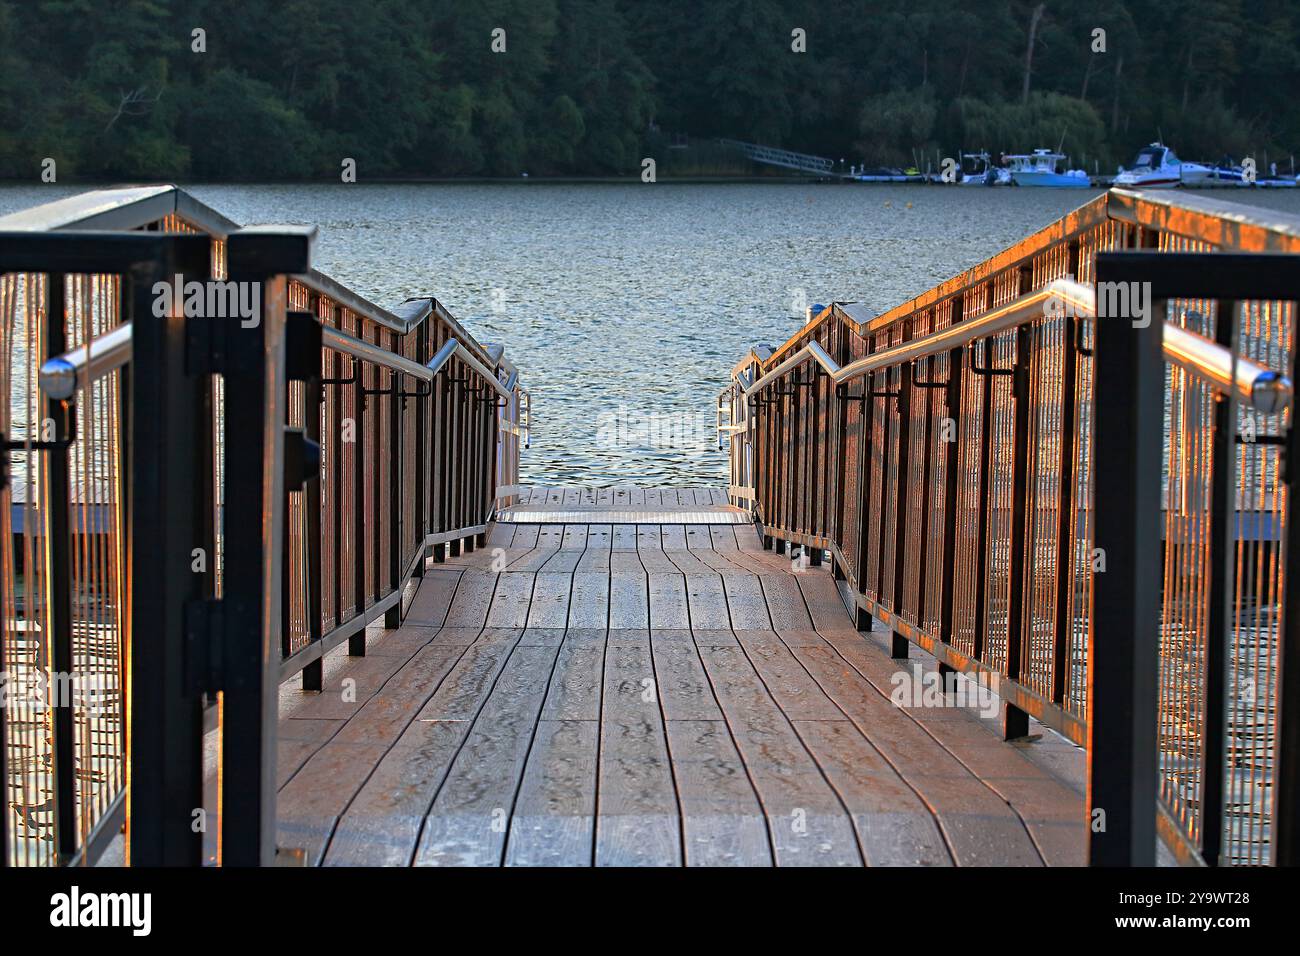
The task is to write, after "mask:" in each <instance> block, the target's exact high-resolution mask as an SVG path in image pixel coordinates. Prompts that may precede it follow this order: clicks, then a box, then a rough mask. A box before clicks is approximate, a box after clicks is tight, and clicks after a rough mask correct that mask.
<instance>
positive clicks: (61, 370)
mask: <svg viewBox="0 0 1300 956" xmlns="http://www.w3.org/2000/svg"><path fill="white" fill-rule="evenodd" d="M76 390H77V369H76V367H75V366H74V365H73V364H72V363H71V362H69V361H68V360H67V359H65V358H52V359H47V360H46V361H45V363H44V364H43V365H41V391H43V392H44V393H45V394H46V395H47V396H48V397H50V398H53V399H57V400H58V401H67V400H68V399H69V398H71V397H72V395H73V393H74V392H75V391H76Z"/></svg>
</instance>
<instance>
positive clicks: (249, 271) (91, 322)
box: [0, 187, 527, 865]
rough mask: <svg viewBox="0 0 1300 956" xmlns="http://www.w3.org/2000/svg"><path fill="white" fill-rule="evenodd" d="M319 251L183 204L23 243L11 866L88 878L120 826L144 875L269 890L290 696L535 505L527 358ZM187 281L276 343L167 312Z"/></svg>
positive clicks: (7, 376) (10, 265) (51, 220)
mask: <svg viewBox="0 0 1300 956" xmlns="http://www.w3.org/2000/svg"><path fill="white" fill-rule="evenodd" d="M313 240H314V229H303V228H295V227H255V228H250V229H240V228H239V227H238V226H237V225H236V224H235V223H233V222H230V221H229V220H227V219H225V218H224V217H222V216H220V215H219V214H218V213H216V212H215V211H213V210H211V209H209V208H207V207H205V206H203V205H202V204H200V203H198V202H197V201H196V200H195V199H193V197H191V196H189V195H188V194H187V193H185V192H183V191H182V190H179V189H176V188H175V187H147V188H140V189H123V190H103V191H99V192H94V193H89V194H85V195H82V196H77V197H73V198H71V199H68V200H62V201H60V202H57V203H52V204H49V205H48V206H43V207H39V208H38V209H35V210H28V211H25V212H22V213H18V214H15V215H13V216H9V217H5V218H4V219H0V329H2V330H3V333H2V334H3V336H4V338H3V340H0V351H3V352H4V353H5V355H4V358H5V364H4V365H3V367H0V377H3V379H4V386H5V387H4V394H3V396H0V431H3V433H4V441H5V446H6V448H5V451H6V454H5V464H6V466H7V468H8V472H9V481H8V482H7V485H6V487H5V489H4V491H3V497H4V498H5V499H6V500H4V501H3V502H2V504H3V510H2V512H0V520H3V521H5V522H6V523H7V524H8V527H6V528H5V529H4V532H5V533H4V536H3V542H2V543H3V549H0V562H2V563H0V605H2V607H3V617H2V618H0V626H2V628H3V629H2V631H0V672H3V673H4V674H5V675H6V677H8V678H10V683H9V685H8V687H7V689H9V690H10V691H11V693H10V694H9V700H8V702H9V703H10V706H7V707H6V708H5V709H4V711H3V713H0V758H3V761H2V764H0V780H3V781H4V784H5V800H4V804H3V806H2V807H0V814H3V826H0V834H3V840H4V842H3V845H0V863H3V864H4V865H52V864H68V863H79V862H92V861H93V860H94V859H95V858H96V857H97V856H98V855H99V854H100V853H101V852H102V850H103V848H104V847H105V846H106V845H107V843H108V842H109V841H110V840H112V839H113V837H115V836H116V835H117V833H118V832H119V831H120V830H121V828H122V825H123V822H124V821H125V823H126V832H127V844H126V852H127V854H128V859H129V862H131V863H133V864H158V863H184V864H198V863H202V862H213V861H215V862H221V863H226V864H240V863H243V864H248V863H267V862H271V861H272V860H273V858H274V855H275V849H276V848H275V839H274V827H275V786H274V766H275V759H274V755H275V730H276V723H277V706H276V687H277V685H278V684H279V683H280V682H281V681H282V680H284V679H285V678H288V677H291V676H293V675H295V674H297V673H299V672H301V674H302V680H303V684H304V687H306V688H307V689H313V688H315V689H319V688H320V686H321V676H322V673H321V672H322V659H323V657H324V655H325V654H326V653H327V652H328V651H329V650H331V649H332V648H334V647H336V646H339V645H340V644H341V643H343V642H344V641H347V642H348V650H349V653H352V654H364V653H365V629H366V627H367V625H369V624H371V623H372V622H375V621H378V620H380V619H381V618H382V619H383V622H384V624H385V626H388V627H394V626H397V625H398V624H399V623H400V621H401V618H402V615H403V613H404V611H405V608H406V607H407V606H408V605H409V601H410V599H411V597H412V596H413V594H414V587H413V583H414V579H415V578H418V577H419V576H421V575H422V574H423V571H424V566H425V560H426V557H428V556H432V557H433V559H434V560H441V559H443V558H444V557H445V555H446V554H447V553H448V552H450V553H452V554H457V553H459V552H460V550H461V549H462V548H465V549H468V550H472V549H473V548H474V547H476V546H478V545H481V544H482V543H483V542H484V535H485V532H486V526H487V523H488V521H489V520H490V518H491V516H492V514H493V511H494V509H495V507H496V502H497V498H498V495H499V494H501V492H502V490H503V489H502V487H501V486H502V485H512V484H513V483H514V482H515V481H517V474H518V470H517V469H518V448H519V441H520V439H521V436H526V434H527V429H526V424H524V423H523V422H521V415H520V412H521V410H522V409H523V408H524V405H525V399H524V395H525V393H523V392H522V390H521V389H520V387H519V382H518V380H519V376H518V372H517V370H516V369H515V367H514V365H513V364H512V363H510V362H508V361H507V360H506V359H505V358H504V355H503V350H502V349H501V348H500V347H494V348H493V349H491V350H489V349H485V348H484V347H483V346H481V345H479V344H478V343H477V342H475V341H474V339H473V338H472V337H471V336H470V335H469V334H468V333H467V332H466V331H465V330H464V328H463V327H461V326H460V324H459V323H457V322H456V320H455V319H454V318H453V317H452V316H451V315H450V314H449V313H447V311H446V310H445V308H443V306H442V305H441V304H440V303H438V302H437V301H436V300H434V299H432V298H424V299H415V300H408V301H407V302H404V303H402V304H401V305H400V306H398V307H397V308H395V309H392V310H387V309H383V308H381V307H379V306H376V305H374V304H373V303H370V302H368V301H366V300H365V299H363V298H361V297H360V296H357V295H356V294H355V293H352V292H351V291H350V290H348V289H346V288H345V287H343V286H341V285H339V284H338V283H337V282H335V281H334V280H332V279H330V278H328V277H327V276H324V275H322V274H320V273H318V272H315V271H313V270H312V269H311V268H310V257H311V246H312V243H313ZM178 275H179V276H182V277H183V279H184V281H185V282H190V281H193V282H198V283H203V284H204V285H203V286H202V288H204V289H207V290H208V298H207V302H208V304H210V303H212V302H221V301H226V302H231V303H233V302H240V301H243V302H244V304H255V306H256V316H255V319H254V318H250V317H249V316H246V315H243V314H241V315H239V316H234V315H232V314H230V313H218V314H221V315H224V318H217V317H216V315H214V314H213V313H212V312H211V310H210V309H209V308H206V307H204V306H199V307H191V308H189V309H188V311H187V306H186V305H185V302H184V300H183V299H182V298H181V297H174V299H175V300H174V301H173V302H171V303H170V304H167V305H160V304H159V303H160V295H159V293H158V289H159V286H158V283H164V284H167V283H172V282H173V281H174V280H175V277H176V276H178ZM228 283H233V284H234V285H233V286H232V285H228ZM183 288H184V286H182V289H183ZM231 288H233V289H234V290H235V294H236V296H237V295H238V294H239V293H240V292H241V291H242V292H243V293H245V295H246V299H245V300H239V299H238V298H231V299H226V300H222V299H221V298H220V296H221V294H222V290H228V289H231ZM214 289H215V290H216V296H217V297H216V298H215V299H214V298H212V295H213V293H212V291H211V290H214ZM250 290H251V293H250ZM56 316H59V317H62V321H53V320H52V317H56ZM501 497H502V499H503V500H504V501H505V503H509V501H510V500H511V499H510V497H509V495H508V494H504V495H501ZM268 648H275V649H277V650H276V651H274V652H271V653H270V654H268V653H267V649H268ZM88 678H93V680H88ZM15 679H17V680H20V681H22V682H23V686H26V684H27V683H28V682H30V681H36V680H37V679H39V680H41V681H44V682H46V683H50V684H56V683H57V682H58V681H59V680H60V679H63V680H72V681H73V682H74V683H75V684H76V687H77V689H78V690H80V687H81V684H83V683H89V685H90V687H89V689H88V691H87V694H89V695H90V696H86V694H82V695H81V696H77V695H73V696H71V697H68V696H66V695H65V697H63V698H59V699H56V700H54V701H53V704H52V705H50V704H49V703H48V702H47V701H44V700H41V699H38V698H37V696H35V695H33V696H31V697H30V699H28V698H26V697H25V698H23V699H22V700H19V701H18V702H17V703H14V700H15V697H14V694H13V693H12V690H13V689H14V686H15V685H14V680H15ZM128 704H129V706H128ZM92 705H93V706H92ZM214 729H215V731H216V733H217V738H216V739H217V747H218V758H217V763H216V767H215V769H216V776H217V785H218V796H217V799H216V803H215V804H214V803H213V801H212V798H211V795H207V796H205V794H204V790H203V787H204V775H205V769H208V770H211V769H213V768H211V767H208V768H205V763H204V753H203V744H204V735H205V733H207V732H210V731H212V730H214ZM218 807H219V808H220V812H219V814H218V809H217V808H218ZM200 822H202V824H203V825H199V824H200Z"/></svg>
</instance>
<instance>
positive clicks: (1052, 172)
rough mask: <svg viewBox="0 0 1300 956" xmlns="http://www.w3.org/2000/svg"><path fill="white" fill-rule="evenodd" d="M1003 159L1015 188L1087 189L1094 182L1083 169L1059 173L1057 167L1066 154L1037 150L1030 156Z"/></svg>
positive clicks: (1013, 156) (1021, 155)
mask: <svg viewBox="0 0 1300 956" xmlns="http://www.w3.org/2000/svg"><path fill="white" fill-rule="evenodd" d="M1002 158H1003V160H1005V161H1006V163H1007V172H1008V173H1009V175H1010V178H1011V183H1012V185H1015V186H1056V187H1061V186H1066V187H1073V188H1075V189H1086V188H1088V187H1089V186H1091V185H1092V180H1091V179H1090V178H1089V177H1088V174H1087V172H1085V171H1084V170H1082V169H1070V170H1067V171H1066V172H1063V173H1061V172H1057V166H1059V165H1060V163H1061V161H1062V160H1063V159H1065V154H1064V153H1054V152H1052V151H1051V150H1050V149H1036V150H1034V151H1033V152H1032V153H1029V154H1019V155H1011V156H1003V157H1002Z"/></svg>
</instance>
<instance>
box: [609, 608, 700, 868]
mask: <svg viewBox="0 0 1300 956" xmlns="http://www.w3.org/2000/svg"><path fill="white" fill-rule="evenodd" d="M623 637H624V639H625V640H626V639H627V638H628V637H629V633H628V632H624V635H623ZM640 638H641V640H640V643H639V645H632V644H619V645H615V644H613V643H611V644H610V645H609V646H608V647H607V648H606V650H605V693H604V701H603V707H602V710H601V733H600V776H599V780H598V782H597V785H596V800H597V804H596V805H597V810H598V815H597V820H596V857H595V859H596V865H597V866H680V865H681V862H682V852H681V821H680V819H679V816H678V809H677V794H676V790H675V788H674V785H673V778H672V768H671V765H670V762H669V759H668V747H667V742H666V736H665V733H664V725H663V716H662V714H661V713H660V710H659V699H658V695H657V694H656V693H654V686H655V674H654V666H653V664H652V662H651V658H650V641H649V635H648V634H644V633H642V634H641V635H640Z"/></svg>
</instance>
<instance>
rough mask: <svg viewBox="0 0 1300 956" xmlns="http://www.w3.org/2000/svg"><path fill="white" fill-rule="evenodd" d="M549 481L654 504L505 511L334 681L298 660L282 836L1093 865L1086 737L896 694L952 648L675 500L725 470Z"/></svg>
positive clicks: (766, 856) (662, 862) (351, 850)
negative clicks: (854, 612) (302, 667)
mask: <svg viewBox="0 0 1300 956" xmlns="http://www.w3.org/2000/svg"><path fill="white" fill-rule="evenodd" d="M620 492H621V494H620ZM683 493H688V494H690V496H691V500H690V501H689V502H687V501H685V500H683V499H682V498H680V497H679V496H680V495H682V494H683ZM527 494H528V495H529V499H530V500H528V501H526V502H524V504H525V505H527V506H529V507H532V501H531V498H532V497H533V496H534V494H535V493H534V492H532V491H531V490H530V491H529V492H527ZM537 494H539V495H541V496H544V497H542V498H541V499H540V500H539V502H538V504H539V505H540V504H543V503H544V502H546V501H548V500H550V499H552V498H556V499H558V500H556V501H553V502H551V503H552V504H554V505H556V506H563V507H564V508H565V509H566V510H570V511H571V510H574V507H575V506H577V507H578V509H579V510H585V511H592V512H594V511H596V510H598V508H597V506H604V505H607V506H608V509H609V510H612V511H619V512H623V511H629V510H632V509H635V510H637V511H638V512H645V513H647V516H646V517H645V518H643V519H640V520H639V522H638V523H630V522H619V523H607V522H602V521H600V519H599V515H595V514H592V515H590V516H587V520H585V521H583V522H581V523H576V522H571V521H567V520H566V521H564V522H562V523H561V522H539V523H530V524H523V523H520V524H507V523H500V524H496V525H493V526H492V528H491V532H490V535H489V540H488V544H487V547H486V548H481V549H479V550H477V551H475V552H473V553H470V554H465V555H462V556H461V557H459V558H454V559H449V560H448V561H447V562H446V563H443V564H433V563H430V564H429V565H428V569H427V571H426V574H425V577H424V580H423V581H422V582H421V584H420V587H419V590H418V592H417V593H416V595H415V597H414V599H413V601H412V604H411V607H410V610H409V612H408V614H407V617H406V620H405V623H404V624H403V626H402V627H401V628H400V629H398V630H395V631H379V630H372V631H371V632H370V633H369V634H368V650H367V656H366V657H364V658H360V657H347V656H346V655H345V654H343V653H342V649H340V652H339V653H335V654H332V655H330V656H329V657H328V658H327V659H326V686H325V690H324V691H323V692H321V693H319V694H309V693H304V692H303V691H301V690H300V689H298V688H297V686H296V684H294V683H293V682H290V683H288V684H286V685H285V686H284V687H283V688H282V690H281V713H282V715H283V716H282V720H281V732H280V783H281V789H280V797H279V818H280V827H279V829H280V835H279V840H280V844H281V845H282V846H284V847H294V848H301V849H303V850H304V851H305V857H306V860H307V862H308V863H311V864H324V865H349V864H354V865H398V866H404V865H411V864H414V865H428V866H456V865H462V866H463V865H478V866H482V865H488V866H497V865H502V864H505V865H516V866H561V865H564V866H589V865H593V864H594V865H609V866H629V865H637V866H678V865H692V866H709V865H747V866H770V865H773V864H775V865H781V866H861V865H864V864H865V865H932V866H948V865H954V864H956V865H1028V866H1038V865H1043V864H1045V863H1046V864H1054V865H1055V864H1078V863H1081V862H1082V860H1083V856H1082V853H1083V842H1084V830H1083V817H1084V812H1083V794H1082V772H1083V755H1082V752H1081V751H1080V750H1079V749H1078V748H1075V747H1073V746H1072V745H1070V744H1069V743H1067V742H1066V741H1064V740H1062V739H1061V738H1059V737H1056V736H1055V735H1053V734H1051V733H1050V732H1048V731H1045V730H1043V729H1042V728H1040V727H1038V726H1037V725H1036V724H1035V725H1034V727H1033V733H1032V735H1031V737H1030V739H1028V740H1026V741H1021V742H1016V743H1014V744H1007V743H1004V742H1002V741H1001V740H1000V739H998V737H997V736H996V735H995V733H994V728H995V727H996V724H997V720H996V718H995V717H991V716H985V717H980V716H978V715H976V714H975V712H974V711H973V710H970V709H966V708H959V707H952V706H933V705H932V704H931V705H929V706H924V705H923V706H916V707H913V706H905V707H900V706H896V705H895V704H894V703H893V702H892V701H891V699H890V695H891V693H892V692H893V690H894V688H895V685H896V682H897V680H898V678H897V677H896V675H897V674H898V673H899V672H900V670H903V669H907V670H908V671H909V672H910V670H911V669H912V668H913V667H915V668H917V669H918V673H920V674H924V673H927V672H929V671H931V670H933V667H934V663H933V661H932V660H931V659H930V658H929V657H928V656H926V655H923V654H922V653H921V652H920V651H919V650H918V649H916V648H913V649H912V659H911V660H909V661H906V662H901V661H893V660H891V659H890V658H889V656H888V653H887V651H886V650H885V647H886V645H885V639H886V638H887V635H884V634H860V633H859V632H857V631H856V630H855V629H854V626H853V623H852V620H851V618H850V617H849V615H848V613H847V612H846V611H845V608H844V604H843V603H842V601H841V599H840V596H839V594H838V592H837V588H836V585H835V582H834V580H833V578H832V576H831V574H830V572H829V570H828V569H826V568H823V567H808V568H801V567H799V566H798V565H792V564H791V562H790V560H789V559H788V557H786V556H781V555H776V554H774V553H773V552H770V551H764V550H763V548H762V546H761V543H760V541H759V538H758V536H757V535H756V533H755V532H754V529H753V527H752V526H751V525H731V524H702V523H701V524H688V523H682V522H681V521H680V519H679V518H678V517H677V516H678V514H680V511H678V509H681V508H685V507H690V508H692V509H698V508H700V507H704V506H714V507H717V506H719V502H721V504H720V506H722V507H725V499H721V496H720V493H717V492H713V491H710V490H707V489H677V490H670V489H606V490H602V489H539V490H538V492H537ZM588 494H590V496H591V500H590V501H589V502H587V501H584V498H585V496H586V495H588ZM700 494H704V495H706V496H707V497H704V498H697V497H696V496H697V495H700ZM566 497H567V498H569V499H570V500H568V501H566V500H565V499H566ZM624 498H626V499H627V500H623V499H624ZM588 505H590V507H588ZM913 676H914V677H915V675H913Z"/></svg>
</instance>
